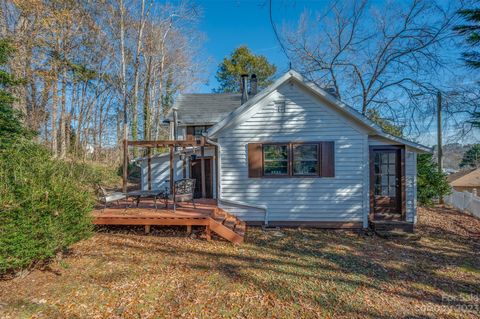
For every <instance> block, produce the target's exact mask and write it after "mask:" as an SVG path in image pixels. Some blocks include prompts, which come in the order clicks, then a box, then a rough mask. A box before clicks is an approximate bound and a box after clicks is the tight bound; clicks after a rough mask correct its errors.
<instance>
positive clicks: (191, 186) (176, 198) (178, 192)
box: [164, 178, 196, 211]
mask: <svg viewBox="0 0 480 319" xmlns="http://www.w3.org/2000/svg"><path fill="white" fill-rule="evenodd" d="M195 182H196V180H195V179H191V178H184V179H181V180H178V181H176V182H175V183H174V185H173V187H174V189H173V190H174V191H173V194H166V196H165V197H164V199H165V208H167V207H168V199H171V200H173V211H176V209H177V203H179V202H186V201H192V204H193V208H196V207H195V200H194V198H193V195H194V193H195Z"/></svg>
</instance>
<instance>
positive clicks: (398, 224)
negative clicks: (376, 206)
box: [370, 220, 414, 233]
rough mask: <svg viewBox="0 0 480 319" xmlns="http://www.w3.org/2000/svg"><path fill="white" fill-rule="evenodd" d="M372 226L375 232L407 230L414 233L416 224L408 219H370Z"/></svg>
mask: <svg viewBox="0 0 480 319" xmlns="http://www.w3.org/2000/svg"><path fill="white" fill-rule="evenodd" d="M370 227H371V228H372V229H373V230H374V231H375V232H406V233H413V231H414V224H413V223H410V222H406V221H392V220H380V221H372V220H371V221H370Z"/></svg>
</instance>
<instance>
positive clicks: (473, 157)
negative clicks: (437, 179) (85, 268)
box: [460, 144, 480, 168]
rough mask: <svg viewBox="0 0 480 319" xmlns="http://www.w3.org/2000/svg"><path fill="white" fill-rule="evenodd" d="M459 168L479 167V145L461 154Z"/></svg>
mask: <svg viewBox="0 0 480 319" xmlns="http://www.w3.org/2000/svg"><path fill="white" fill-rule="evenodd" d="M460 167H461V168H477V167H480V144H474V145H473V146H472V147H471V148H470V149H469V150H467V151H466V152H465V154H463V158H462V161H461V162H460Z"/></svg>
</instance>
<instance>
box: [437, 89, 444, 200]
mask: <svg viewBox="0 0 480 319" xmlns="http://www.w3.org/2000/svg"><path fill="white" fill-rule="evenodd" d="M437 155H438V158H437V159H438V172H439V173H440V174H443V165H442V164H443V146H442V92H440V91H438V92H437ZM439 195H440V196H439V197H438V200H439V204H443V196H442V195H441V194H439Z"/></svg>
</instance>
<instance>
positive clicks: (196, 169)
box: [190, 158, 213, 198]
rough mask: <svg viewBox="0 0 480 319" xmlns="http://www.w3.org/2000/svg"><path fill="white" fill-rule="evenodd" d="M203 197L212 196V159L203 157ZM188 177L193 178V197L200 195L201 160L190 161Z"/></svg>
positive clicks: (199, 196)
mask: <svg viewBox="0 0 480 319" xmlns="http://www.w3.org/2000/svg"><path fill="white" fill-rule="evenodd" d="M204 160H205V195H206V196H205V197H206V198H212V197H213V187H212V186H213V179H212V178H213V175H212V159H211V158H205V159H204ZM190 178H194V179H195V180H196V182H195V193H194V197H195V198H201V197H202V161H201V159H195V160H192V161H191V167H190Z"/></svg>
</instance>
